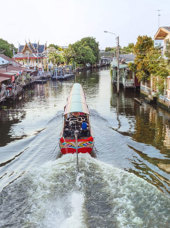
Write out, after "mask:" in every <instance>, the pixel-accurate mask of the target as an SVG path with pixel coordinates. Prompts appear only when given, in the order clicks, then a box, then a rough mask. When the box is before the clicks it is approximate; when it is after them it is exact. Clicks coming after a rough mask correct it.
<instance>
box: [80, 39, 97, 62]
mask: <svg viewBox="0 0 170 228" xmlns="http://www.w3.org/2000/svg"><path fill="white" fill-rule="evenodd" d="M81 43H82V44H83V45H85V46H88V47H89V48H90V49H91V50H92V52H93V55H94V57H95V61H94V62H95V63H97V62H98V61H99V43H98V42H96V39H95V38H93V37H85V38H83V39H81Z"/></svg>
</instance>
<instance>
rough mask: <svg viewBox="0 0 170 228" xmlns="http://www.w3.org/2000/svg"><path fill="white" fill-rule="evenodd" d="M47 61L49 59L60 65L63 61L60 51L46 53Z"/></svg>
mask: <svg viewBox="0 0 170 228" xmlns="http://www.w3.org/2000/svg"><path fill="white" fill-rule="evenodd" d="M48 58H49V61H51V62H52V63H53V64H54V65H56V64H57V65H60V64H61V63H64V57H63V55H62V54H60V53H56V52H50V53H49V55H48Z"/></svg>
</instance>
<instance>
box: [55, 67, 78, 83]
mask: <svg viewBox="0 0 170 228" xmlns="http://www.w3.org/2000/svg"><path fill="white" fill-rule="evenodd" d="M74 76H75V75H74V73H73V71H72V67H71V66H63V67H56V68H55V69H54V73H53V75H52V80H67V79H69V78H71V77H74Z"/></svg>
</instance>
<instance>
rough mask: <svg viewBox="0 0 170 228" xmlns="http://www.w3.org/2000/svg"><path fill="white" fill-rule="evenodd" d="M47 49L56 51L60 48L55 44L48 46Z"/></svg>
mask: <svg viewBox="0 0 170 228" xmlns="http://www.w3.org/2000/svg"><path fill="white" fill-rule="evenodd" d="M48 48H55V49H56V50H58V49H59V48H60V47H59V46H58V45H56V44H49V45H48Z"/></svg>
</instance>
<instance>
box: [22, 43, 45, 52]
mask: <svg viewBox="0 0 170 228" xmlns="http://www.w3.org/2000/svg"><path fill="white" fill-rule="evenodd" d="M27 45H28V47H29V48H30V49H31V51H32V52H34V53H37V48H38V53H42V52H44V51H45V45H44V44H42V45H39V44H38V43H37V44H36V43H27ZM24 47H25V45H20V46H19V48H18V53H22V50H23V48H24Z"/></svg>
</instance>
